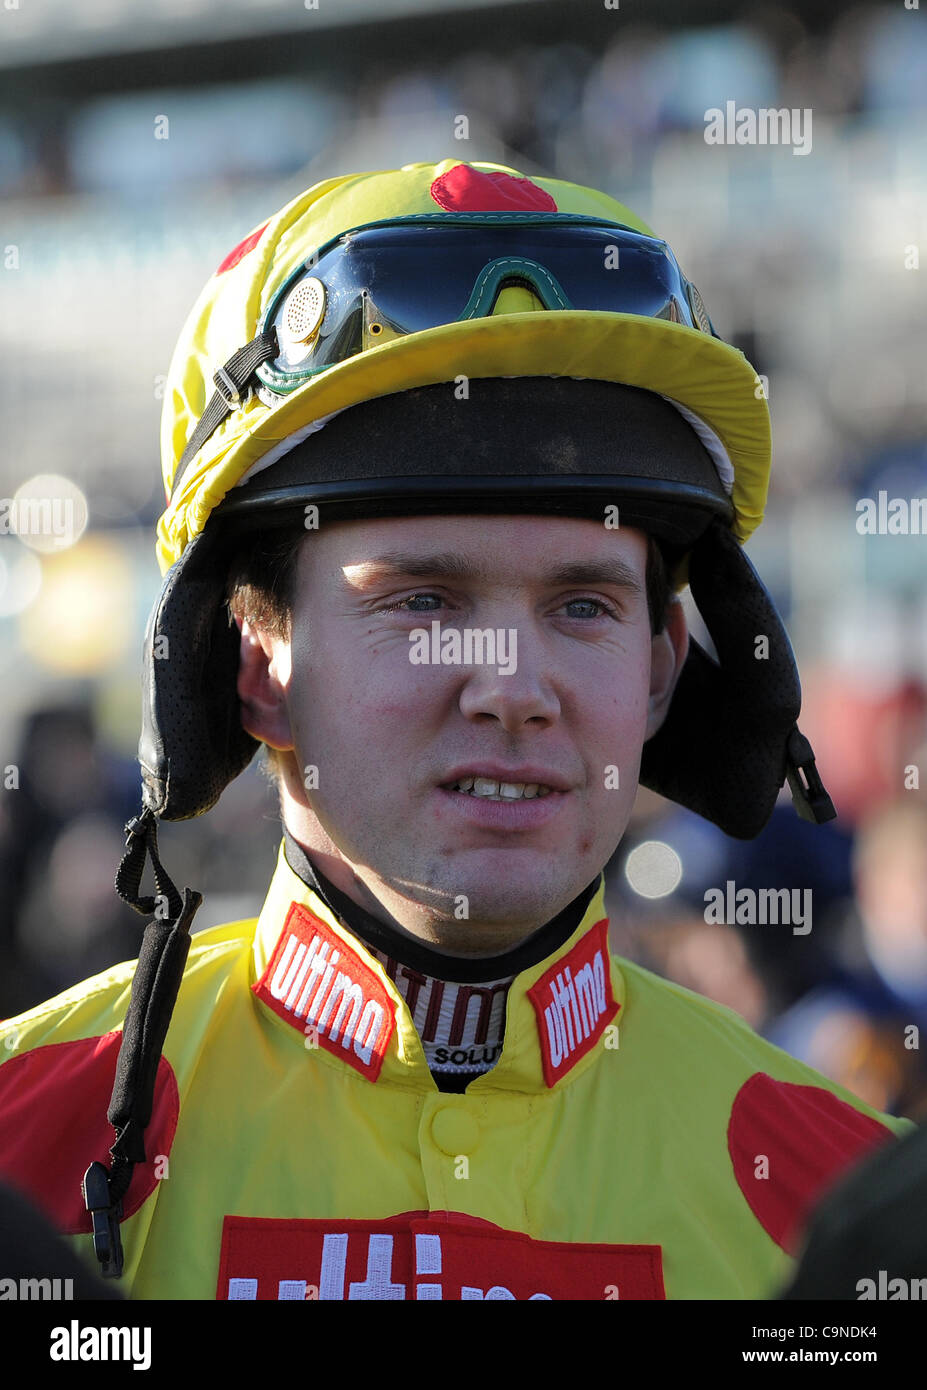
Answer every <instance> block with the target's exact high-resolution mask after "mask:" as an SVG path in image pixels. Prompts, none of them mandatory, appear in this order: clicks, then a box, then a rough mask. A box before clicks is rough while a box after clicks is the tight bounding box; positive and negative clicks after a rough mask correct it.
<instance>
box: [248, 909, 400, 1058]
mask: <svg viewBox="0 0 927 1390" xmlns="http://www.w3.org/2000/svg"><path fill="white" fill-rule="evenodd" d="M252 988H253V990H254V992H255V994H256V995H257V996H258V998H259V999H263V1000H264V1002H265V1004H268V1005H269V1006H270V1007H271V1008H272V1009H273V1011H274V1013H276V1014H279V1015H280V1017H281V1018H283V1019H286V1021H287V1023H292V1024H293V1025H294V1027H298V1028H299V1029H300V1030H301V1031H303V1030H304V1028H312V1029H314V1030H315V1033H316V1036H317V1037H318V1041H319V1045H320V1046H321V1047H324V1048H325V1050H326V1051H327V1052H331V1053H333V1055H334V1056H336V1057H340V1058H341V1059H342V1060H343V1061H345V1062H349V1063H350V1064H351V1066H352V1067H355V1068H356V1069H357V1071H359V1072H361V1074H362V1075H364V1076H367V1077H369V1078H370V1080H371V1081H376V1079H377V1077H378V1076H379V1074H380V1067H381V1066H382V1064H383V1057H384V1055H385V1053H386V1046H387V1043H388V1042H389V1040H390V1036H391V1034H392V1031H393V1028H394V1027H395V1023H396V1017H395V1008H394V1005H393V1003H392V1001H391V1000H390V998H389V995H388V994H387V992H386V990H385V988H384V986H383V982H382V980H381V979H379V978H378V976H376V975H375V974H374V972H373V971H372V970H371V969H370V967H369V966H368V965H367V964H366V962H365V961H363V960H362V959H361V957H360V956H359V955H358V953H357V951H355V950H354V949H353V948H352V947H351V946H350V945H349V944H348V943H347V942H346V941H344V940H342V938H341V937H339V936H337V935H336V933H335V932H333V931H332V929H331V927H329V926H327V925H326V923H325V922H323V921H321V920H320V919H319V918H318V917H316V916H315V915H314V914H313V913H311V912H310V911H309V910H308V909H307V908H305V907H303V906H302V905H301V904H299V903H293V905H292V906H291V908H290V910H289V912H288V913H287V919H286V923H285V924H284V928H283V931H282V932H281V933H280V939H279V940H278V942H277V945H276V948H275V950H274V953H273V955H272V956H271V958H270V960H269V961H268V963H267V969H266V970H265V971H264V974H263V975H262V976H261V978H260V980H258V981H257V983H256V984H255V985H253V986H252Z"/></svg>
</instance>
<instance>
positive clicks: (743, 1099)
mask: <svg viewBox="0 0 927 1390" xmlns="http://www.w3.org/2000/svg"><path fill="white" fill-rule="evenodd" d="M894 1138H895V1136H894V1134H893V1133H892V1131H891V1130H890V1129H888V1128H887V1127H886V1126H885V1125H883V1124H880V1123H879V1121H878V1120H873V1119H870V1117H869V1116H868V1115H864V1114H862V1113H861V1111H859V1110H856V1109H854V1107H853V1106H852V1105H848V1104H847V1103H846V1101H842V1100H840V1099H839V1098H838V1097H837V1096H835V1095H833V1094H832V1092H830V1091H826V1090H824V1088H823V1087H821V1086H799V1085H797V1084H795V1083H794V1082H790V1081H774V1080H773V1078H772V1077H771V1076H767V1075H766V1074H765V1073H764V1072H755V1073H754V1075H753V1076H751V1077H750V1078H749V1080H747V1081H745V1082H744V1084H743V1085H742V1086H741V1088H740V1090H739V1091H738V1092H737V1095H736V1097H735V1099H734V1104H733V1105H732V1106H731V1118H730V1122H729V1124H728V1128H727V1147H728V1152H729V1153H730V1155H731V1162H732V1163H733V1165H734V1175H735V1177H736V1178H737V1182H738V1184H739V1186H740V1190H741V1192H742V1193H743V1194H744V1196H745V1197H746V1199H747V1202H748V1204H749V1206H750V1209H751V1211H752V1212H753V1214H754V1216H755V1217H756V1219H757V1221H759V1223H760V1225H761V1226H762V1227H763V1229H764V1230H765V1231H766V1233H767V1234H768V1235H770V1236H771V1237H772V1239H773V1240H774V1241H775V1242H776V1244H777V1245H779V1246H781V1247H782V1249H783V1250H785V1251H786V1253H787V1254H789V1255H794V1254H795V1253H796V1252H797V1249H798V1245H799V1240H800V1236H801V1233H802V1228H803V1227H804V1224H805V1222H806V1220H807V1219H808V1217H809V1216H810V1215H811V1212H812V1209H813V1208H814V1207H815V1206H816V1205H817V1203H818V1202H819V1201H820V1200H821V1198H822V1197H823V1196H824V1194H825V1192H826V1191H827V1189H828V1188H829V1187H831V1186H832V1185H833V1184H834V1183H835V1182H836V1181H837V1180H838V1179H839V1178H840V1177H841V1176H842V1174H843V1172H844V1170H845V1169H848V1168H850V1167H851V1166H852V1165H853V1164H854V1162H856V1161H858V1160H859V1159H861V1158H863V1157H864V1156H865V1155H866V1153H867V1152H868V1151H869V1150H870V1149H873V1148H875V1147H876V1146H877V1145H879V1144H882V1143H884V1142H885V1141H886V1140H887V1139H894ZM764 1160H765V1161H764Z"/></svg>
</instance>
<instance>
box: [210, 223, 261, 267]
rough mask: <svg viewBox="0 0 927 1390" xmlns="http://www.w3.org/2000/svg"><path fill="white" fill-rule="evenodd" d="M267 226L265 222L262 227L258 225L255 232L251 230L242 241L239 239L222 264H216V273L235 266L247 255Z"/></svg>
mask: <svg viewBox="0 0 927 1390" xmlns="http://www.w3.org/2000/svg"><path fill="white" fill-rule="evenodd" d="M267 227H268V224H267V223H266V222H265V223H264V225H263V227H258V229H257V231H256V232H252V233H251V234H250V236H246V237H245V239H244V241H240V242H239V243H238V245H237V246H234V247H233V248H232V250H231V251H230V252H229V253H228V255H227V256H226V258H225V260H224V261H223V262H222V264H221V265H218V266H216V270H215V273H216V275H221V274H222V273H223V272H224V271H226V270H231V269H232V267H233V266H236V265H237V264H238V262H239V261H240V260H243V259H244V257H245V256H247V254H248V252H249V251H253V250H254V248H255V246H257V244H258V242H259V241H260V239H261V237H262V236H263V235H264V233H265V232H266V231H267Z"/></svg>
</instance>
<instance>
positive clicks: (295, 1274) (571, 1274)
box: [216, 1212, 666, 1302]
mask: <svg viewBox="0 0 927 1390" xmlns="http://www.w3.org/2000/svg"><path fill="white" fill-rule="evenodd" d="M216 1298H218V1299H221V1300H226V1299H232V1300H242V1299H249V1300H250V1299H258V1300H268V1299H269V1300H279V1299H283V1300H296V1301H299V1302H302V1301H303V1300H305V1299H322V1300H324V1301H342V1300H345V1301H356V1300H361V1299H376V1300H378V1301H379V1300H397V1301H400V1300H401V1301H411V1300H418V1301H422V1300H427V1301H429V1302H436V1301H439V1300H440V1301H453V1302H460V1301H463V1302H477V1301H480V1300H487V1301H491V1302H502V1301H506V1302H508V1301H512V1300H521V1299H526V1300H532V1299H540V1300H548V1299H574V1300H575V1299H582V1300H586V1301H599V1300H607V1299H665V1298H666V1294H665V1292H664V1289H663V1259H662V1247H661V1246H659V1245H594V1244H582V1243H577V1244H572V1243H571V1242H569V1241H554V1240H532V1239H531V1237H530V1236H525V1235H521V1234H520V1233H519V1232H517V1231H505V1230H503V1229H502V1227H501V1226H494V1225H493V1224H492V1223H491V1222H489V1221H480V1220H477V1219H475V1218H474V1217H471V1216H465V1215H463V1214H461V1213H458V1212H431V1213H428V1212H404V1213H403V1214H402V1215H401V1216H391V1217H387V1218H384V1219H383V1220H380V1221H337V1220H324V1221H304V1220H273V1219H265V1218H261V1217H249V1216H227V1217H226V1218H225V1221H224V1222H223V1225H222V1251H221V1254H220V1257H219V1282H218V1286H217V1289H216Z"/></svg>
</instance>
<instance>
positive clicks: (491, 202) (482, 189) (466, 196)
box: [431, 164, 557, 212]
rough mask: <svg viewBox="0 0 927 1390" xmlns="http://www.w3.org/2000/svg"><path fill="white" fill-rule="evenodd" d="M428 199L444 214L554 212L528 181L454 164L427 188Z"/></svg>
mask: <svg viewBox="0 0 927 1390" xmlns="http://www.w3.org/2000/svg"><path fill="white" fill-rule="evenodd" d="M431 196H432V198H434V200H435V202H436V203H437V204H438V207H441V208H444V210H445V212H556V211H557V204H556V203H555V202H554V200H553V198H552V197H551V196H550V194H549V193H545V191H544V189H543V188H538V186H537V184H536V183H532V182H531V180H530V179H524V178H516V177H515V175H514V174H503V173H501V172H500V171H499V170H494V169H485V170H484V169H474V168H473V167H472V166H471V165H469V164H455V165H454V167H453V169H448V171H447V173H446V174H441V175H440V177H439V178H436V179H435V180H434V182H433V183H432V185H431Z"/></svg>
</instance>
